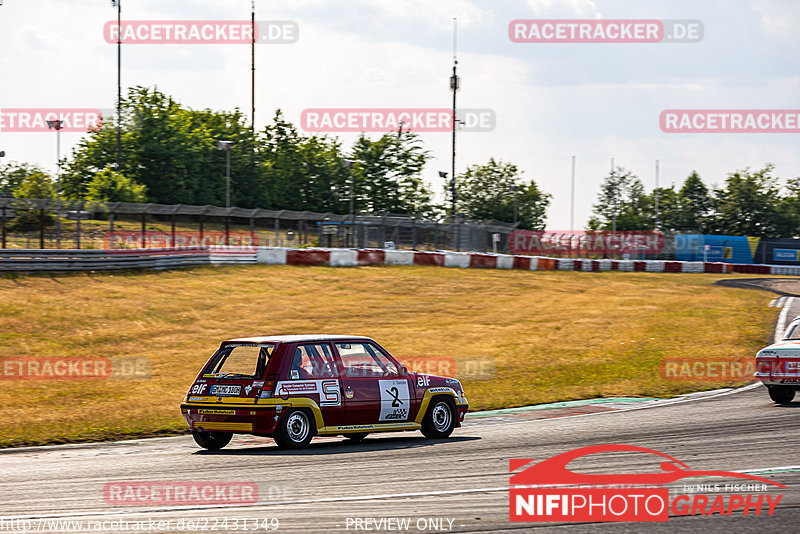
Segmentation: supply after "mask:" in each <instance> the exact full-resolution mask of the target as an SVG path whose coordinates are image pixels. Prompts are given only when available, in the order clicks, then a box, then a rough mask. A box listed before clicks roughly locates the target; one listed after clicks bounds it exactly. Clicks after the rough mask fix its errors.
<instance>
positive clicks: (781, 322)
mask: <svg viewBox="0 0 800 534" xmlns="http://www.w3.org/2000/svg"><path fill="white" fill-rule="evenodd" d="M792 302H794V297H788V298H787V299H786V300H785V301H784V304H783V309H782V310H781V313H780V315H778V322H777V323H775V334H774V335H773V336H772V339H773V342H777V341H778V340H779V339H780V338H781V335H783V331H784V330H786V316H787V315H788V314H789V308H791V307H792Z"/></svg>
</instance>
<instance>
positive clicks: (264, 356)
mask: <svg viewBox="0 0 800 534" xmlns="http://www.w3.org/2000/svg"><path fill="white" fill-rule="evenodd" d="M274 350H275V345H274V344H271V343H265V344H256V343H229V344H227V345H225V346H223V347H222V348H221V349H219V351H217V354H216V355H215V356H214V359H213V360H212V362H211V365H209V366H208V369H209V370H208V371H207V373H211V374H214V375H216V376H218V377H219V378H259V377H261V376H262V375H263V374H264V371H265V370H266V368H267V361H269V358H270V356H272V353H273V351H274Z"/></svg>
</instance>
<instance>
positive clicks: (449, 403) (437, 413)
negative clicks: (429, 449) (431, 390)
mask: <svg viewBox="0 0 800 534" xmlns="http://www.w3.org/2000/svg"><path fill="white" fill-rule="evenodd" d="M455 427H456V407H455V404H453V400H452V399H450V398H448V397H435V398H434V399H433V400H431V403H430V404H429V405H428V411H427V412H426V413H425V417H424V418H423V419H422V429H421V430H422V434H423V435H424V436H425V437H426V438H429V439H442V438H446V437H447V436H449V435H450V434H452V433H453V429H454V428H455Z"/></svg>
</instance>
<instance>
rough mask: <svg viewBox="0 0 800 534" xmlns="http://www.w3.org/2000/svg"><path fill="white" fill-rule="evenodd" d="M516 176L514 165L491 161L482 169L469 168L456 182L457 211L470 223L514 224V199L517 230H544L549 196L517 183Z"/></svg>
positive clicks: (533, 187)
mask: <svg viewBox="0 0 800 534" xmlns="http://www.w3.org/2000/svg"><path fill="white" fill-rule="evenodd" d="M519 174H520V172H519V170H518V169H517V166H516V165H514V164H512V163H504V162H502V161H496V160H495V159H494V158H491V159H489V162H488V163H486V164H484V165H472V166H470V167H468V168H467V170H466V171H465V172H464V173H463V174H461V175H460V176H459V177H458V179H457V180H456V182H457V188H458V209H459V211H461V212H463V213H464V214H465V215H466V216H467V218H468V219H472V220H489V219H494V220H496V221H503V222H513V221H514V200H515V199H514V196H515V195H516V197H517V198H516V204H517V221H518V222H519V228H524V229H528V230H541V229H544V226H545V216H546V212H547V207H548V205H549V204H550V199H551V198H552V195H550V194H549V193H545V192H543V191H542V190H540V189H539V187H538V186H537V185H536V183H535V182H533V181H532V182H531V183H529V184H524V183H523V182H521V181H520V180H519V179H518V176H519ZM515 187H516V190H515Z"/></svg>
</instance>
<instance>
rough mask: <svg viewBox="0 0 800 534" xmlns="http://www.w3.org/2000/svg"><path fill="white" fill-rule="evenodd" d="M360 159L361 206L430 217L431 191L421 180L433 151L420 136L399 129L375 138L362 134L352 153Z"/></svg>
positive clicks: (431, 205) (352, 157) (357, 172)
mask: <svg viewBox="0 0 800 534" xmlns="http://www.w3.org/2000/svg"><path fill="white" fill-rule="evenodd" d="M349 157H350V159H352V160H355V161H356V162H357V166H356V168H355V170H354V172H355V173H356V174H357V177H356V186H357V189H358V195H357V198H358V203H359V206H360V207H361V208H362V209H364V210H366V211H371V212H373V213H381V212H391V213H396V214H402V215H416V214H419V215H423V216H431V215H433V213H434V206H433V203H432V196H433V195H432V193H431V191H430V190H429V189H428V188H427V187H426V186H425V184H424V182H423V181H422V176H421V173H422V169H423V167H424V166H425V163H426V162H427V161H428V158H429V157H430V153H429V152H428V151H427V150H425V149H424V148H423V147H422V142H421V141H420V138H419V135H418V134H415V133H413V132H410V131H407V130H403V129H402V128H400V130H398V131H397V132H392V133H388V134H385V135H383V136H382V137H381V138H380V139H377V140H375V141H372V140H371V139H369V138H368V137H366V136H365V135H363V134H362V135H361V136H360V137H359V138H358V140H357V141H356V143H355V145H354V146H353V148H352V150H351V151H350V153H349Z"/></svg>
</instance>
